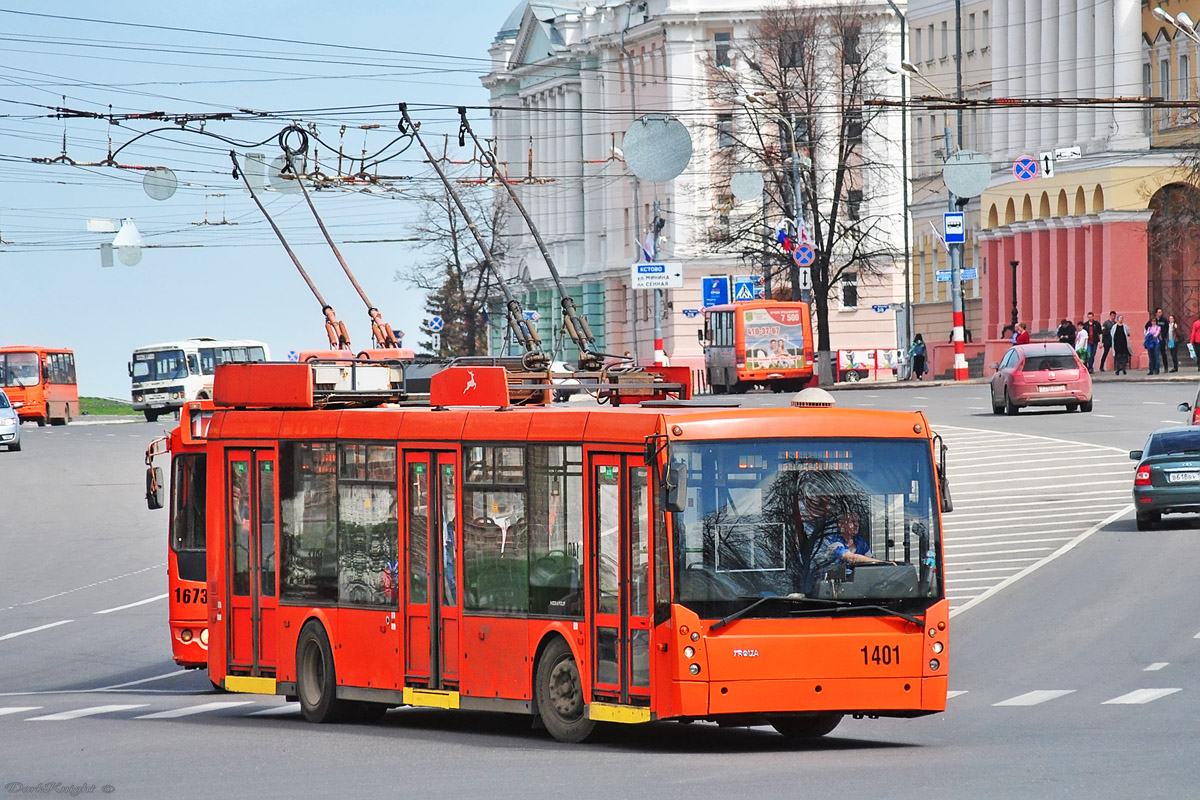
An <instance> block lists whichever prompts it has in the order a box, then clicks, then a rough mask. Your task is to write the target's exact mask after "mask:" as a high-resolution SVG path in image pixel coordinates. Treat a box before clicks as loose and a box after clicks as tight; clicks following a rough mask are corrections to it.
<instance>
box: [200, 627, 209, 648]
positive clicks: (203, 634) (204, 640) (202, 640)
mask: <svg viewBox="0 0 1200 800" xmlns="http://www.w3.org/2000/svg"><path fill="white" fill-rule="evenodd" d="M200 644H202V645H204V646H206V647H207V646H208V628H205V629H204V630H202V631H200Z"/></svg>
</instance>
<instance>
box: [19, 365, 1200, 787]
mask: <svg viewBox="0 0 1200 800" xmlns="http://www.w3.org/2000/svg"><path fill="white" fill-rule="evenodd" d="M1194 389H1195V383H1186V384H1184V383H1176V384H1160V383H1136V384H1133V383H1130V384H1099V385H1098V386H1097V390H1096V408H1095V411H1094V412H1092V413H1091V414H1082V413H1078V412H1076V413H1074V414H1068V413H1066V412H1060V411H1056V410H1052V411H1035V412H1022V413H1021V414H1020V415H1018V416H1017V417H997V416H993V415H992V414H991V412H990V410H989V409H988V407H987V394H986V387H982V386H978V385H975V386H940V387H933V386H913V387H907V386H906V387H902V388H894V389H856V390H854V391H839V392H836V393H835V395H836V397H837V400H838V402H839V403H842V404H844V405H852V406H871V407H876V408H921V409H922V410H923V411H924V412H925V413H926V414H927V415H928V417H929V419H930V421H931V423H932V425H933V427H934V429H935V430H936V431H938V432H939V433H941V434H942V435H943V436H944V437H945V439H946V441H947V444H948V445H949V446H950V448H951V450H950V470H951V479H952V483H953V491H954V497H955V500H956V510H955V512H954V513H953V514H951V515H948V516H947V533H946V537H947V562H948V569H949V573H950V574H949V577H950V579H951V581H950V583H949V587H950V588H949V591H950V594H951V598H952V602H953V603H954V605H955V611H954V614H955V618H954V621H953V637H952V643H951V650H950V653H951V655H950V668H951V689H952V691H953V692H954V693H955V695H954V697H953V698H952V699H951V700H950V703H949V708H948V710H947V712H946V713H945V714H941V715H936V716H933V717H927V718H923V719H919V720H847V721H845V722H843V723H842V725H841V726H840V727H839V728H838V729H837V730H836V731H835V732H834V734H832V735H831V736H829V737H828V738H826V739H824V740H821V741H819V742H816V743H813V744H811V745H808V746H805V747H801V748H795V747H792V746H790V745H788V743H787V742H786V741H785V740H784V739H782V737H779V736H776V735H775V734H774V733H772V732H770V731H768V730H760V729H720V728H717V727H716V726H712V725H705V724H695V725H689V726H684V725H679V724H674V723H660V724H653V725H647V726H641V727H636V728H623V729H620V730H617V731H614V732H612V733H611V734H609V735H608V736H607V738H606V739H605V740H604V741H601V742H599V743H593V744H588V745H581V746H564V745H560V744H557V743H555V742H553V741H551V740H549V739H548V738H547V737H546V736H545V735H544V734H543V733H541V732H537V731H533V730H531V729H530V726H529V721H528V719H523V718H519V717H507V716H492V715H482V714H467V713H461V712H440V711H432V710H414V709H406V710H396V711H392V712H390V713H389V714H388V715H387V716H386V717H385V719H384V721H383V722H382V723H381V724H379V725H372V726H358V725H340V726H315V725H309V724H307V723H305V722H303V720H302V719H301V718H300V717H299V715H298V713H297V712H296V710H295V709H294V707H291V706H289V705H287V704H285V703H284V702H283V700H282V698H269V697H256V696H242V695H230V694H219V693H216V692H213V691H212V690H211V689H210V686H209V684H208V681H207V678H206V676H205V675H203V674H202V673H198V672H188V673H185V672H181V671H179V670H178V669H177V668H176V667H175V666H174V664H173V662H172V661H171V658H170V650H169V643H168V641H167V635H166V625H165V617H166V602H165V597H164V594H165V592H166V586H165V578H164V569H165V568H164V561H165V523H166V520H165V514H164V513H163V512H150V511H147V510H146V508H145V505H144V502H143V500H142V492H143V470H144V465H143V463H142V454H143V451H144V448H145V445H146V444H147V443H148V442H149V440H150V439H151V438H153V436H154V435H155V434H156V433H157V432H161V430H162V425H161V424H157V425H151V424H147V423H140V424H125V425H71V426H69V427H67V428H41V429H38V428H33V427H29V426H27V427H26V428H25V430H24V431H23V436H24V437H26V438H25V443H26V444H25V448H24V450H23V451H22V452H21V453H13V454H8V453H0V552H2V553H3V554H4V558H3V559H0V737H2V738H3V741H4V743H5V744H4V747H3V748H0V786H3V787H4V789H5V791H6V792H7V793H10V794H20V793H34V792H33V791H31V790H30V788H29V787H37V786H42V787H48V788H43V789H42V790H41V792H43V793H49V791H51V790H55V791H57V792H60V793H61V792H65V791H66V790H67V789H69V788H70V787H72V786H74V787H82V788H78V789H77V791H79V792H80V793H87V789H88V787H94V788H93V789H92V792H91V793H94V794H100V793H103V787H105V786H109V787H112V791H111V792H109V793H110V794H112V795H114V796H124V797H161V796H164V795H167V794H168V793H169V794H170V795H172V796H215V795H228V794H234V793H238V794H242V793H248V794H252V795H253V796H255V797H284V796H286V797H290V798H294V797H296V796H314V795H328V794H336V795H349V794H354V795H365V794H373V795H378V796H392V795H399V796H415V795H418V794H422V795H429V794H437V795H439V796H489V797H545V796H554V795H566V794H569V795H570V796H576V797H605V798H612V797H635V796H636V797H672V798H679V797H692V796H696V797H729V796H739V795H757V796H763V797H776V796H778V797H789V798H790V797H797V796H800V797H803V796H814V795H818V796H839V795H849V796H858V795H863V796H870V797H880V798H884V797H886V798H922V799H923V798H926V797H929V796H931V795H932V796H937V795H940V796H948V797H1013V798H1028V797H1064V798H1067V797H1069V798H1076V797H1084V796H1090V797H1133V796H1136V797H1181V796H1188V795H1190V794H1191V793H1192V791H1193V790H1194V786H1195V785H1196V783H1197V780H1198V779H1200V764H1197V760H1196V759H1195V753H1197V752H1200V732H1198V726H1197V725H1196V724H1195V720H1196V719H1197V718H1198V716H1200V670H1198V669H1197V665H1198V664H1200V638H1198V637H1200V601H1197V599H1196V592H1195V587H1196V585H1197V578H1198V577H1200V555H1198V552H1200V550H1198V548H1197V535H1198V530H1197V529H1198V528H1200V522H1198V521H1197V520H1191V519H1181V520H1178V523H1179V524H1175V522H1176V521H1174V520H1173V521H1172V527H1171V528H1170V529H1164V530H1157V531H1153V532H1149V533H1138V532H1137V531H1136V530H1135V529H1134V523H1133V519H1132V512H1131V510H1129V509H1128V501H1129V492H1128V483H1127V481H1129V480H1131V474H1132V466H1133V464H1132V462H1130V461H1129V460H1128V458H1127V456H1126V455H1125V451H1127V450H1129V449H1134V448H1139V447H1141V445H1142V443H1143V441H1144V439H1145V436H1146V434H1148V433H1149V431H1150V430H1152V429H1153V428H1155V427H1157V426H1159V425H1160V424H1167V423H1168V422H1178V421H1182V420H1183V418H1184V415H1183V414H1180V413H1178V412H1177V411H1175V405H1176V404H1177V403H1178V402H1180V401H1181V400H1187V401H1191V399H1192V397H1193V395H1194ZM787 399H788V398H787V396H783V395H766V394H752V395H748V396H746V397H745V398H743V401H744V402H745V403H746V404H747V405H762V404H775V403H780V402H784V401H786V400H787ZM1123 481H1124V483H1123ZM1168 519H1170V518H1168ZM973 537H990V538H973ZM1003 551H1013V552H1003ZM982 562H993V563H991V564H985V563H982ZM991 570H999V571H996V572H993V571H991ZM234 703H237V704H239V705H232V704H234ZM53 784H59V786H58V787H57V789H55V787H54V786H53Z"/></svg>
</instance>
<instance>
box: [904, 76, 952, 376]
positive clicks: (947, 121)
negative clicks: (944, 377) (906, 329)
mask: <svg viewBox="0 0 1200 800" xmlns="http://www.w3.org/2000/svg"><path fill="white" fill-rule="evenodd" d="M886 69H887V71H888V72H890V73H892V74H893V75H900V74H903V75H904V76H905V77H907V78H909V79H911V80H916V81H918V82H920V83H921V84H922V85H923V86H928V87H929V88H930V89H932V90H933V91H935V92H937V93H938V94H939V95H940V96H942V97H948V95H947V94H946V92H945V91H943V90H942V89H941V87H939V86H938V85H937V84H935V83H934V82H933V81H931V80H929V79H928V78H926V77H925V76H924V75H922V74H921V70H920V69H918V68H917V66H916V65H915V64H913V63H911V62H909V61H901V62H900V64H899V65H896V64H888V65H887V67H886ZM960 108H961V106H960ZM943 133H944V136H945V141H946V159H949V158H950V153H951V149H952V146H951V141H950V113H949V112H948V111H947V112H946V114H945V118H944V120H943ZM946 195H947V198H948V201H947V207H948V210H949V211H951V212H957V211H962V210H963V209H964V208H965V207H966V205H967V203H968V202H969V201H970V198H959V197H955V196H954V193H953V192H950V191H949V190H947V193H946ZM946 248H947V250H949V252H950V296H951V298H952V304H951V305H952V309H953V313H954V327H953V331H952V333H951V334H950V338H951V339H952V340H953V342H954V379H955V380H966V379H967V377H968V372H967V354H966V345H965V333H964V324H963V291H962V259H963V245H961V244H958V243H955V244H947V245H946Z"/></svg>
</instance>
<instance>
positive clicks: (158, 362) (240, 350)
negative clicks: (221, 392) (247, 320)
mask: <svg viewBox="0 0 1200 800" xmlns="http://www.w3.org/2000/svg"><path fill="white" fill-rule="evenodd" d="M270 359H271V354H270V352H269V351H268V350H267V346H266V345H265V344H263V343H262V342H255V341H251V340H249V339H210V338H208V337H203V336H202V337H198V338H195V339H182V340H180V341H177V342H163V343H162V344H152V345H147V346H146V347H139V348H138V349H136V350H134V351H133V360H132V361H130V362H129V377H130V378H131V379H132V380H133V410H134V411H141V412H142V413H143V414H145V415H146V420H147V421H149V422H154V421H155V420H156V419H158V417H159V415H160V414H164V413H167V412H174V411H175V410H176V409H178V408H180V407H182V406H183V404H184V403H186V402H187V401H189V400H207V399H211V398H212V391H213V373H215V372H216V369H217V367H218V366H220V365H221V364H243V363H246V362H248V361H269V360H270Z"/></svg>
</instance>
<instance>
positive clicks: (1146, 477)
mask: <svg viewBox="0 0 1200 800" xmlns="http://www.w3.org/2000/svg"><path fill="white" fill-rule="evenodd" d="M1133 485H1134V486H1149V485H1150V468H1149V467H1142V468H1141V469H1139V470H1138V471H1137V477H1135V478H1134V479H1133Z"/></svg>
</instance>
